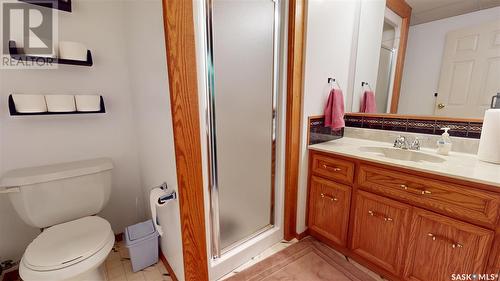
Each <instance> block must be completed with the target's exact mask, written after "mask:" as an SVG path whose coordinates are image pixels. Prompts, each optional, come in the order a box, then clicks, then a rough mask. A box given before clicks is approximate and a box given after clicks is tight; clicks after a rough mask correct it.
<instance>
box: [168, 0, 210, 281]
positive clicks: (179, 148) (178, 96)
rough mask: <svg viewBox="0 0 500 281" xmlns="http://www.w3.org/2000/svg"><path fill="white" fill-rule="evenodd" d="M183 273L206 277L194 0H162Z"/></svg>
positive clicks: (193, 277)
mask: <svg viewBox="0 0 500 281" xmlns="http://www.w3.org/2000/svg"><path fill="white" fill-rule="evenodd" d="M163 21H164V29H165V41H166V49H167V50H166V51H167V66H168V78H169V89H170V103H171V113H172V123H173V124H172V125H173V132H174V147H175V160H176V171H177V185H178V194H179V207H180V219H181V233H182V252H183V259H184V279H185V280H189V281H191V280H192V281H203V280H208V278H209V275H208V257H207V243H206V236H205V210H204V199H203V188H204V187H203V174H202V169H203V168H202V154H201V140H200V124H199V122H200V120H199V119H200V115H199V107H198V85H197V84H198V77H197V73H196V50H195V35H194V20H193V2H192V1H186V0H163Z"/></svg>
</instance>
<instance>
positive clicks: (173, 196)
mask: <svg viewBox="0 0 500 281" xmlns="http://www.w3.org/2000/svg"><path fill="white" fill-rule="evenodd" d="M154 188H160V189H161V190H164V191H167V190H168V185H167V183H166V182H164V183H162V184H161V185H159V186H156V187H153V189H154ZM175 199H177V192H175V190H172V191H169V192H167V194H165V195H163V196H161V197H160V198H158V204H160V205H163V204H165V203H166V202H167V201H170V200H175Z"/></svg>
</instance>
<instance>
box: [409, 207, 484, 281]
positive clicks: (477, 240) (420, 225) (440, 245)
mask: <svg viewBox="0 0 500 281" xmlns="http://www.w3.org/2000/svg"><path fill="white" fill-rule="evenodd" d="M492 240H493V232H492V231H490V230H487V229H484V228H481V227H478V226H474V225H471V224H468V223H464V222H461V221H458V220H454V219H450V218H448V217H445V216H442V215H438V214H435V213H431V212H428V211H424V210H421V209H417V208H414V210H413V217H412V222H411V226H410V240H409V243H408V255H407V260H406V266H405V272H404V273H405V278H406V280H412V281H430V280H451V276H452V274H466V273H469V274H472V273H485V272H484V271H485V266H486V262H487V257H488V253H489V250H490V249H491V244H492Z"/></svg>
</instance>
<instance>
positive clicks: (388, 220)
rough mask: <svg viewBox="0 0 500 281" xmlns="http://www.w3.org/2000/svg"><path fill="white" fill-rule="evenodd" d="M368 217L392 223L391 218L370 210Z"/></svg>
mask: <svg viewBox="0 0 500 281" xmlns="http://www.w3.org/2000/svg"><path fill="white" fill-rule="evenodd" d="M368 215H370V216H372V217H376V218H381V219H383V220H384V221H386V222H392V221H394V220H393V219H392V218H391V217H388V216H386V215H383V214H380V213H377V212H375V211H372V210H368Z"/></svg>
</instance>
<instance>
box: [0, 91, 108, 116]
mask: <svg viewBox="0 0 500 281" xmlns="http://www.w3.org/2000/svg"><path fill="white" fill-rule="evenodd" d="M9 111H10V115H11V116H22V115H71V114H96V113H106V107H105V106H104V99H103V98H102V96H101V110H99V111H72V112H36V113H21V112H17V110H16V104H15V103H14V99H13V98H12V95H9Z"/></svg>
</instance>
